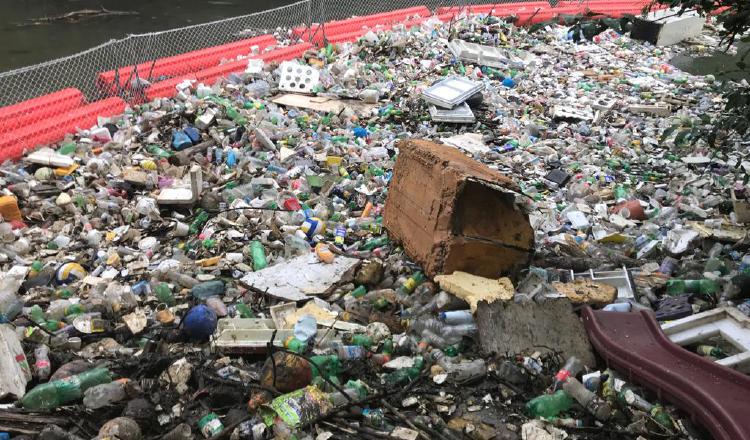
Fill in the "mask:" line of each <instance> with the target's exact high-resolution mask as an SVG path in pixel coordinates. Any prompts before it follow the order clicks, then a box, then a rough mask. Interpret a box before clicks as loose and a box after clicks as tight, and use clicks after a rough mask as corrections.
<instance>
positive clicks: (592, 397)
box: [563, 376, 612, 422]
mask: <svg viewBox="0 0 750 440" xmlns="http://www.w3.org/2000/svg"><path fill="white" fill-rule="evenodd" d="M563 390H564V391H565V392H566V393H568V394H570V396H571V397H573V398H574V399H575V400H576V401H577V402H578V403H580V404H581V406H582V407H584V409H586V411H588V412H590V413H591V414H592V415H593V416H594V417H596V419H597V420H599V421H602V422H603V421H606V420H608V419H609V418H610V417H611V416H612V408H610V407H609V405H608V404H607V402H604V401H603V400H601V399H600V398H599V397H598V396H597V395H596V394H594V393H592V392H591V391H589V390H587V389H586V387H585V386H583V384H582V383H581V382H579V381H578V379H576V378H575V377H573V376H570V377H568V378H567V379H565V382H564V383H563Z"/></svg>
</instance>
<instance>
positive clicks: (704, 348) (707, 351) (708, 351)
mask: <svg viewBox="0 0 750 440" xmlns="http://www.w3.org/2000/svg"><path fill="white" fill-rule="evenodd" d="M695 352H696V353H698V354H699V355H701V356H711V357H712V358H716V359H723V358H725V357H727V355H726V353H724V350H722V349H721V348H719V347H717V346H715V345H699V346H698V347H697V348H696V349H695Z"/></svg>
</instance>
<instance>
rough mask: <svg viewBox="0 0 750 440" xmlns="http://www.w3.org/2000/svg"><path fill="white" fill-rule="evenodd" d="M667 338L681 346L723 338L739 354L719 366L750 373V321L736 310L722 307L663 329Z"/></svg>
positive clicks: (669, 323) (722, 361)
mask: <svg viewBox="0 0 750 440" xmlns="http://www.w3.org/2000/svg"><path fill="white" fill-rule="evenodd" d="M661 329H662V331H664V334H666V335H667V337H668V338H669V339H670V340H671V341H672V342H674V343H675V344H677V345H683V346H684V345H692V344H698V343H701V342H703V341H706V340H707V339H708V338H711V337H715V336H720V337H721V338H722V339H723V340H725V341H727V342H728V343H730V344H731V345H733V346H734V347H735V348H736V349H737V351H738V353H737V354H735V355H732V356H729V357H726V358H724V359H718V360H717V361H716V363H717V364H720V365H724V366H726V367H730V368H734V369H736V370H740V371H742V372H745V373H749V372H750V318H748V317H747V316H745V315H743V314H742V313H741V312H740V311H739V310H737V309H735V308H734V307H719V308H716V309H713V310H708V311H706V312H703V313H698V314H696V315H690V316H687V317H685V318H682V319H678V320H675V321H669V322H667V323H665V324H662V326H661Z"/></svg>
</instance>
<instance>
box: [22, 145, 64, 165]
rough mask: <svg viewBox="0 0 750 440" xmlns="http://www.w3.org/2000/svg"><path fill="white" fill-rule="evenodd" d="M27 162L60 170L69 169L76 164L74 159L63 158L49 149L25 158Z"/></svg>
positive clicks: (43, 149) (40, 150) (38, 151)
mask: <svg viewBox="0 0 750 440" xmlns="http://www.w3.org/2000/svg"><path fill="white" fill-rule="evenodd" d="M24 160H25V161H26V162H31V163H35V164H37V165H44V166H53V167H60V168H68V167H69V166H71V165H73V163H75V160H73V158H72V157H69V156H63V155H62V154H59V153H57V152H56V151H54V150H52V149H49V148H42V149H39V150H37V151H35V152H33V153H31V154H29V155H28V156H26V157H25V158H24Z"/></svg>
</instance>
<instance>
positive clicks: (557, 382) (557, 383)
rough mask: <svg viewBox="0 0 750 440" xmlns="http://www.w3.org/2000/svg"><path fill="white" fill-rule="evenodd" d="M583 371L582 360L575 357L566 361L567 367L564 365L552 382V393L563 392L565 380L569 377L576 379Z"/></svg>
mask: <svg viewBox="0 0 750 440" xmlns="http://www.w3.org/2000/svg"><path fill="white" fill-rule="evenodd" d="M581 370H583V363H582V362H581V360H580V359H578V358H577V357H575V356H571V357H569V358H568V360H566V361H565V365H563V367H562V368H560V370H558V372H557V373H556V374H555V379H554V381H553V382H552V386H551V387H550V389H551V390H552V391H558V390H561V389H562V386H563V383H565V380H566V379H568V378H569V377H576V376H577V375H578V373H580V372H581Z"/></svg>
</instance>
